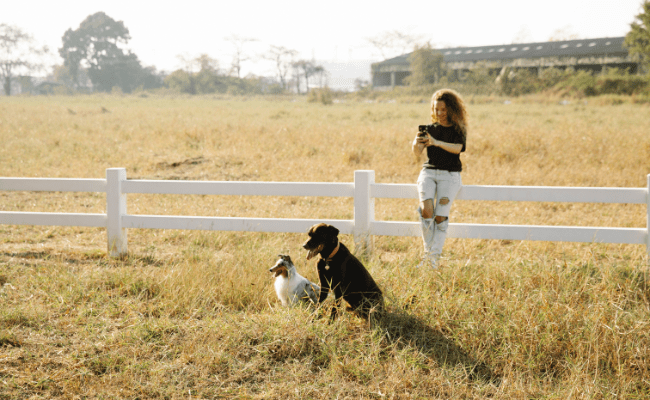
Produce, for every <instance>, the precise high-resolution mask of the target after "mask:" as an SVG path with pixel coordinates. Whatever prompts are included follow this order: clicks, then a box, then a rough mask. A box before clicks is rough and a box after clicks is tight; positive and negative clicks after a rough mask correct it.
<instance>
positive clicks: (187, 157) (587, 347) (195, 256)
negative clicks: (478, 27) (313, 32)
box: [0, 95, 650, 399]
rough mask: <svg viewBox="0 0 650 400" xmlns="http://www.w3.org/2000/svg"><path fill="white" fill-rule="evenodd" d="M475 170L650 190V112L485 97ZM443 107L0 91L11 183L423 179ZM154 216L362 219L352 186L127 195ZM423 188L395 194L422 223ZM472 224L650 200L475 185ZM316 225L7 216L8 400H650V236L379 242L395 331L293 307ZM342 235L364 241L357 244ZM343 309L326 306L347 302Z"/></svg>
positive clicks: (3, 164)
mask: <svg viewBox="0 0 650 400" xmlns="http://www.w3.org/2000/svg"><path fill="white" fill-rule="evenodd" d="M466 100H467V102H468V107H469V112H470V117H471V120H470V131H469V135H468V147H467V152H466V153H464V154H463V156H462V160H463V163H464V172H463V175H462V177H463V183H464V184H470V185H536V186H597V187H601V186H605V187H645V186H646V182H647V178H646V176H647V175H648V174H649V173H650V134H648V131H649V128H650V120H648V115H649V114H650V106H649V105H648V104H634V103H633V102H626V101H624V102H623V104H618V103H620V101H611V99H608V98H592V99H589V100H588V102H587V101H584V100H575V101H572V102H570V103H569V104H564V105H562V104H559V103H558V102H557V101H552V100H549V99H546V98H543V97H524V98H518V99H514V100H511V101H508V102H507V104H506V103H504V100H506V99H499V98H488V97H475V98H474V97H471V98H467V99H466ZM429 114H430V110H429V105H428V100H427V99H424V102H421V101H420V99H415V98H413V99H408V100H404V99H402V100H398V101H394V102H374V103H369V102H361V101H353V100H348V101H342V102H339V103H335V104H333V105H330V106H324V105H321V104H312V103H307V102H305V101H304V100H303V99H300V98H297V99H291V98H275V99H271V98H218V97H182V96H178V97H173V96H166V97H165V96H160V97H158V96H152V95H149V96H147V95H141V96H135V95H134V96H108V95H93V96H80V97H12V98H6V97H3V98H0V139H1V140H2V143H3V146H2V147H0V171H1V172H0V175H2V176H5V177H63V178H103V177H105V170H106V168H111V167H124V168H126V170H127V176H128V177H129V178H132V179H136V178H139V179H184V180H185V179H187V180H243V181H302V182H351V181H353V179H354V171H355V170H359V169H372V170H375V176H376V181H377V182H380V183H414V182H415V180H416V178H417V174H418V172H419V166H418V165H417V163H416V162H415V161H414V159H413V157H412V155H411V152H410V142H411V140H412V138H413V136H414V134H415V131H416V129H417V128H416V127H417V125H419V124H422V123H428V121H429ZM104 207H105V199H104V196H102V195H99V194H86V193H31V192H3V191H0V210H11V211H47V212H89V213H93V212H95V213H102V212H105V210H104ZM128 207H129V209H128V211H129V213H132V214H166V215H205V216H234V217H237V216H241V217H274V218H314V219H318V218H323V219H325V218H327V219H352V212H353V209H352V208H353V204H352V200H351V199H339V198H323V199H321V198H301V197H242V196H219V197H217V196H177V195H129V200H128ZM415 207H416V204H415V201H414V200H388V199H378V200H377V201H376V206H375V209H376V218H377V219H378V220H409V221H416V215H415ZM450 219H451V221H452V222H464V223H498V224H539V225H578V226H618V227H645V224H646V209H645V207H644V206H642V205H597V204H565V203H514V202H513V203H510V202H475V201H458V202H457V203H456V204H455V205H454V208H453V210H452V214H451V216H450ZM305 237H306V235H296V234H273V233H244V232H196V231H191V232H190V231H175V230H137V229H133V230H130V231H129V256H128V257H126V258H124V259H110V258H108V257H107V256H106V233H105V230H103V229H93V228H77V227H39V226H10V225H0V399H23V398H25V399H27V398H31V399H51V398H62V399H72V398H79V399H83V398H101V399H118V398H119V399H121V398H127V399H149V398H161V399H181V398H183V399H188V398H193V399H194V398H206V399H209V398H242V399H248V398H251V399H334V398H341V399H343V398H349V399H359V398H363V399H402V398H404V399H406V398H421V399H424V398H445V399H448V398H466V399H483V398H504V399H505V398H507V399H511V398H517V399H531V398H545V399H573V398H594V399H601V398H626V399H634V398H638V399H642V398H648V397H650V378H649V377H650V276H648V269H647V264H646V262H647V261H646V256H645V247H643V246H637V245H604V244H576V243H553V242H529V241H485V240H468V239H449V240H448V241H447V243H446V244H445V249H444V253H443V263H442V266H441V268H439V269H438V270H435V271H422V270H419V269H416V268H415V267H414V266H415V265H416V264H417V262H418V261H419V257H420V255H421V247H422V245H421V240H420V239H418V238H391V237H376V238H375V252H374V253H373V256H372V257H371V258H369V259H364V262H365V264H366V266H367V267H368V269H369V270H370V272H371V273H372V275H373V276H374V277H375V280H376V281H377V282H378V283H379V285H380V286H381V288H382V289H383V291H384V293H385V294H386V299H387V307H388V315H387V317H386V318H385V319H384V320H382V321H381V322H380V323H378V324H377V325H375V326H369V325H368V324H367V323H365V322H364V321H362V320H360V319H358V318H356V317H354V316H352V315H349V314H344V315H343V316H342V317H340V318H339V319H338V320H336V321H335V322H334V323H331V324H330V323H328V321H327V319H320V318H317V312H315V311H314V310H311V309H300V308H296V309H285V308H282V307H281V306H280V303H279V301H278V300H277V298H276V296H275V293H274V291H273V281H272V278H271V276H270V274H269V273H268V268H269V267H270V266H271V265H272V264H273V263H274V262H275V259H276V255H277V254H279V253H285V254H290V255H291V256H292V258H293V259H294V261H296V265H297V267H298V269H299V271H300V273H301V274H302V275H304V276H307V277H308V278H310V279H311V280H314V281H315V280H317V277H316V271H315V266H314V265H313V263H312V262H307V261H305V258H304V257H305V253H304V251H302V250H301V247H300V245H301V243H302V242H303V241H304V240H305ZM342 240H343V241H344V242H345V243H346V244H349V245H350V246H352V238H351V237H350V236H348V235H343V236H342ZM330 305H331V299H330V300H328V302H327V303H326V305H325V307H329V306H330Z"/></svg>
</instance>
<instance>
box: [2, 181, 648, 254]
mask: <svg viewBox="0 0 650 400" xmlns="http://www.w3.org/2000/svg"><path fill="white" fill-rule="evenodd" d="M647 179H648V186H647V187H646V188H574V187H539V186H463V187H462V188H461V190H460V192H459V194H458V196H457V199H459V200H483V201H533V202H538V201H539V202H542V201H543V202H574V203H624V204H645V205H646V212H647V223H646V228H611V227H575V226H536V225H493V224H462V223H450V224H449V230H448V236H449V237H456V238H472V239H508V240H542V241H555V242H588V243H626V244H645V245H646V250H647V252H648V254H649V256H650V234H649V233H648V227H649V226H650V175H648V177H647ZM8 190H20V191H51V192H105V193H106V214H78V213H43V212H12V211H0V224H14V225H57V226H88V227H105V228H106V231H107V238H108V252H109V254H110V255H111V256H119V255H122V254H125V253H126V252H127V229H132V228H140V229H143V228H144V229H189V230H213V231H249V232H294V233H305V232H307V230H308V229H309V227H310V226H311V225H313V224H315V223H318V222H325V223H328V224H331V225H334V226H336V227H337V228H338V229H339V230H340V231H341V233H344V234H353V235H354V239H355V242H356V243H357V245H359V246H362V247H365V248H366V249H369V248H370V246H371V237H372V236H373V235H384V236H420V234H421V231H420V226H419V223H418V222H398V221H375V219H374V199H376V198H402V199H417V188H416V185H415V184H378V183H375V172H374V171H355V173H354V182H353V183H302V182H295V183H294V182H221V181H219V182H217V181H152V180H127V179H126V170H125V169H124V168H109V169H107V170H106V179H49V178H0V191H8ZM128 193H150V194H188V195H189V194H194V195H250V196H323V197H353V198H354V219H353V220H338V219H337V220H323V219H277V218H228V217H196V216H194V217H192V216H166V215H130V214H127V200H126V195H127V194H128Z"/></svg>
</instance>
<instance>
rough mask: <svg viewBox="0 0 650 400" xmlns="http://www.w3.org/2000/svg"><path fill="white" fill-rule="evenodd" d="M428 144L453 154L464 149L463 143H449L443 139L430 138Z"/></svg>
mask: <svg viewBox="0 0 650 400" xmlns="http://www.w3.org/2000/svg"><path fill="white" fill-rule="evenodd" d="M428 146H436V147H440V148H441V149H443V150H444V151H447V152H449V153H453V154H460V152H461V151H462V150H463V145H462V144H460V143H447V142H443V141H442V140H437V139H434V138H431V139H430V140H429V143H428Z"/></svg>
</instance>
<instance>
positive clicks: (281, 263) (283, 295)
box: [269, 254, 320, 306]
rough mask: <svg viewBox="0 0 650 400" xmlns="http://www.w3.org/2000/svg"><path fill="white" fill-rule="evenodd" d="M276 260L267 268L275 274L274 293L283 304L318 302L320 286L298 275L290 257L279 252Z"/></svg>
mask: <svg viewBox="0 0 650 400" xmlns="http://www.w3.org/2000/svg"><path fill="white" fill-rule="evenodd" d="M278 257H279V258H278V261H277V262H276V263H275V265H274V266H273V267H272V268H271V269H269V272H271V273H272V274H273V275H274V276H275V293H277V295H278V298H279V299H280V301H281V302H282V305H283V306H290V305H294V304H296V303H313V304H317V303H318V294H319V293H320V287H319V286H318V285H317V284H315V283H312V282H310V281H309V280H308V279H307V278H305V277H304V276H302V275H300V274H299V273H298V271H297V270H296V266H295V265H293V262H291V257H289V256H286V255H282V254H280V255H279V256H278Z"/></svg>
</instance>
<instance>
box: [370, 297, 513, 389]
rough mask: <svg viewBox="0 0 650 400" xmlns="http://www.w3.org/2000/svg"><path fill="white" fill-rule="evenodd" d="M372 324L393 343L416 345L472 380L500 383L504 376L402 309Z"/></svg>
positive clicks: (401, 345) (389, 312)
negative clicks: (459, 369)
mask: <svg viewBox="0 0 650 400" xmlns="http://www.w3.org/2000/svg"><path fill="white" fill-rule="evenodd" d="M373 325H374V327H375V328H376V329H380V330H381V332H382V334H383V336H384V337H385V338H386V340H387V341H389V342H390V343H391V344H395V345H397V346H398V347H401V348H404V347H407V346H408V347H411V348H415V349H417V350H418V351H419V352H421V353H422V354H423V355H425V356H426V357H429V358H431V359H433V360H435V361H436V363H437V364H438V365H440V366H446V367H451V368H456V367H461V368H463V370H465V372H466V373H467V377H468V379H469V380H471V381H480V382H483V383H492V384H495V385H497V386H498V385H499V384H500V382H501V378H500V377H499V376H498V375H496V374H495V373H494V372H493V371H492V369H491V368H490V367H489V366H488V365H487V364H485V363H484V362H480V361H478V360H476V359H474V358H473V357H471V356H470V355H469V354H468V353H467V352H466V351H465V350H463V349H462V348H461V347H460V346H459V345H457V344H456V343H455V342H454V341H453V340H451V339H449V338H447V337H446V336H445V334H444V333H443V332H442V331H440V330H436V329H433V328H431V327H430V326H428V325H427V324H425V323H424V322H423V321H421V320H420V319H418V318H416V317H414V316H412V315H409V314H407V313H405V312H404V311H402V310H395V311H393V312H391V311H388V310H387V311H385V312H384V313H383V315H382V316H381V317H380V318H377V319H376V320H375V321H374V324H373Z"/></svg>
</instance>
